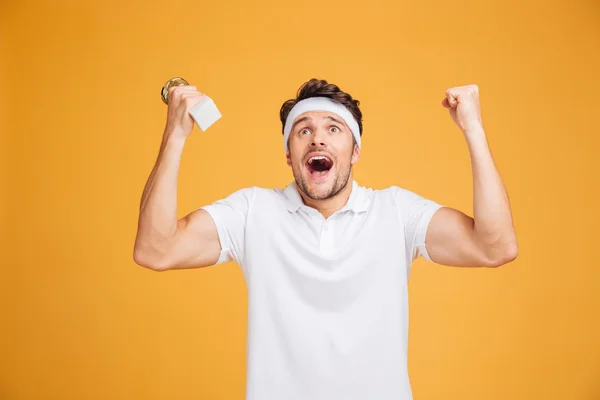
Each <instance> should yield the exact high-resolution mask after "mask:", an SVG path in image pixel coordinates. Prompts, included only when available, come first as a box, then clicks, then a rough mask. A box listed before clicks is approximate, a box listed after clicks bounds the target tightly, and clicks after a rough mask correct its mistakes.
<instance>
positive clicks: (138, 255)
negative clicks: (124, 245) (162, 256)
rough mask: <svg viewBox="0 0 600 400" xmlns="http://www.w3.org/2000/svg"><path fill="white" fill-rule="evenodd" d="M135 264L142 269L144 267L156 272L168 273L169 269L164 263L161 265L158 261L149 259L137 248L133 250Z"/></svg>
mask: <svg viewBox="0 0 600 400" xmlns="http://www.w3.org/2000/svg"><path fill="white" fill-rule="evenodd" d="M133 262H135V263H136V264H137V265H139V266H140V267H144V268H146V269H149V270H151V271H155V272H162V271H167V270H168V269H169V268H168V266H167V265H165V264H164V263H160V262H158V261H157V260H156V259H152V258H151V257H148V256H147V255H146V254H145V253H143V252H142V251H140V250H139V249H137V248H135V249H134V250H133Z"/></svg>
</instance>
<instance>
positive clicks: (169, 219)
mask: <svg viewBox="0 0 600 400" xmlns="http://www.w3.org/2000/svg"><path fill="white" fill-rule="evenodd" d="M184 144H185V138H182V137H179V136H175V135H170V134H167V133H165V134H164V135H163V140H162V143H161V147H160V151H159V154H158V158H157V160H156V164H155V165H154V168H153V169H152V172H151V174H150V177H149V178H148V181H147V183H146V186H145V188H144V192H143V194H142V199H141V202H140V212H139V220H138V232H137V237H136V242H135V253H136V254H138V255H140V254H142V255H143V256H144V257H145V258H151V259H160V257H161V254H160V251H161V250H160V249H161V246H164V245H165V244H166V241H167V239H168V238H170V237H173V236H174V234H175V233H176V231H177V180H178V174H179V167H180V164H181V156H182V153H183V147H184Z"/></svg>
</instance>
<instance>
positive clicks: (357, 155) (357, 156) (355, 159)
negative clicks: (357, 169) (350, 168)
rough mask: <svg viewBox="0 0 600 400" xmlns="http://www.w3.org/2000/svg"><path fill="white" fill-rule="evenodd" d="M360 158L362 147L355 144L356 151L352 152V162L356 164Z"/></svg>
mask: <svg viewBox="0 0 600 400" xmlns="http://www.w3.org/2000/svg"><path fill="white" fill-rule="evenodd" d="M359 159H360V148H358V145H357V144H355V145H354V151H353V152H352V159H351V160H350V163H351V164H355V163H357V162H358V160H359Z"/></svg>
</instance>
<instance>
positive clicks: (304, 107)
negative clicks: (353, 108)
mask: <svg viewBox="0 0 600 400" xmlns="http://www.w3.org/2000/svg"><path fill="white" fill-rule="evenodd" d="M309 111H329V112H331V113H334V114H336V115H339V116H340V117H341V118H342V119H343V120H344V122H346V125H348V127H349V128H350V130H351V131H352V135H353V136H354V139H355V140H356V144H357V145H358V148H359V149H360V130H359V128H358V122H356V120H355V119H354V116H353V115H352V113H351V112H350V111H348V109H347V108H346V107H345V106H344V105H343V104H340V103H338V102H337V101H335V100H333V99H330V98H328V97H309V98H308V99H304V100H301V101H299V102H298V103H296V105H295V106H294V107H293V108H292V109H291V110H290V113H289V114H288V116H287V119H286V121H285V127H284V128H283V144H284V149H285V152H286V153H287V152H288V151H289V150H288V139H289V137H290V132H291V131H292V125H294V121H295V120H296V118H298V117H299V116H300V115H302V114H304V113H305V112H309Z"/></svg>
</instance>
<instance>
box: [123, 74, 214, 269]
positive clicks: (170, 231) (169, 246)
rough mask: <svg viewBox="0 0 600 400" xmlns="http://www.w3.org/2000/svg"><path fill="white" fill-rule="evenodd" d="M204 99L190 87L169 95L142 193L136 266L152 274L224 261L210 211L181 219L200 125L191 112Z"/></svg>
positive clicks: (135, 257) (180, 88) (202, 211)
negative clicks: (188, 147)
mask: <svg viewBox="0 0 600 400" xmlns="http://www.w3.org/2000/svg"><path fill="white" fill-rule="evenodd" d="M202 97H203V95H202V94H200V92H198V91H197V90H196V89H195V87H189V86H187V87H178V88H175V89H173V90H172V91H170V93H169V110H168V117H167V125H166V128H165V131H164V134H163V140H162V143H161V147H160V151H159V154H158V159H157V161H156V164H155V165H154V168H153V169H152V172H151V174H150V177H149V179H148V182H147V183H146V186H145V188H144V192H143V194H142V199H141V203H140V214H139V220H138V230H137V236H136V239H135V245H134V251H133V259H134V261H135V262H136V264H138V265H141V266H143V267H146V268H150V269H152V270H156V271H164V270H168V269H176V268H197V267H205V266H209V265H213V264H215V263H216V261H217V260H218V258H219V254H220V251H221V245H220V242H219V238H218V231H217V228H216V226H215V223H214V221H213V219H212V218H211V216H210V215H209V214H208V212H206V211H204V210H202V209H199V210H196V211H194V212H192V213H190V214H188V215H186V216H185V217H183V218H181V219H180V220H177V178H178V177H177V175H178V173H179V166H180V162H181V155H182V153H183V147H184V145H185V142H186V140H187V137H188V136H189V135H190V133H191V131H192V129H193V126H194V122H193V120H192V119H191V117H190V116H189V109H191V108H192V107H193V106H194V105H196V104H197V103H198V102H199V101H201V100H202Z"/></svg>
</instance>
